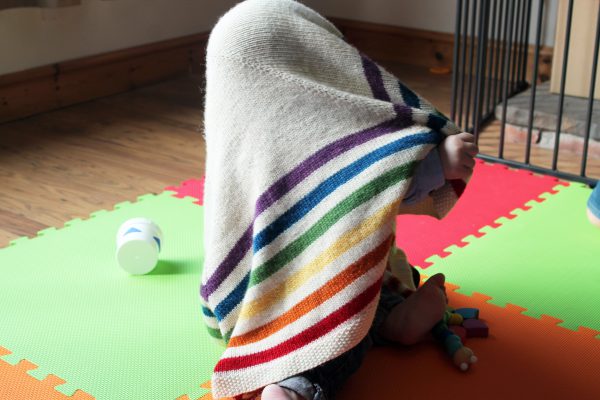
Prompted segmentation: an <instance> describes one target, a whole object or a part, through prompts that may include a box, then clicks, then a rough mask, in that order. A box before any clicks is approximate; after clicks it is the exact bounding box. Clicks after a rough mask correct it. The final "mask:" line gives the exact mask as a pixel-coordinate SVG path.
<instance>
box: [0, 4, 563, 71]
mask: <svg viewBox="0 0 600 400" xmlns="http://www.w3.org/2000/svg"><path fill="white" fill-rule="evenodd" d="M238 1H239V0H114V1H104V0H83V1H82V5H80V6H74V7H65V8H58V9H38V8H20V9H8V10H3V11H0V75H2V74H6V73H10V72H14V71H21V70H25V69H28V68H33V67H37V66H42V65H47V64H51V63H55V62H59V61H65V60H70V59H76V58H80V57H84V56H87V55H92V54H100V53H105V52H108V51H112V50H118V49H124V48H128V47H132V46H137V45H141V44H145V43H152V42H157V41H160V40H165V39H170V38H176V37H180V36H185V35H190V34H194V33H199V32H206V31H208V30H210V28H211V27H212V26H213V25H214V23H215V22H216V21H217V19H218V17H219V16H220V15H222V14H223V13H224V12H225V11H227V10H228V9H229V8H230V7H232V6H233V5H234V4H236V3H237V2H238ZM301 1H302V2H303V3H305V4H307V5H308V6H310V7H312V8H314V9H315V10H317V11H318V12H320V13H321V14H323V15H325V16H333V17H340V18H348V19H355V20H361V21H367V22H375V23H382V24H388V25H397V26H404V27H410V28H417V29H426V30H431V31H439V32H453V31H454V16H455V12H456V0H418V1H417V0H301ZM558 1H559V0H547V1H546V4H547V6H546V11H547V12H546V20H547V24H546V28H545V31H544V41H543V42H544V43H545V44H547V45H552V44H553V43H554V27H555V23H554V21H555V15H556V4H557V2H558ZM537 3H538V2H537V1H534V7H533V10H532V14H533V15H536V10H537ZM533 29H534V26H532V32H531V34H530V38H531V41H533V38H534V31H533Z"/></svg>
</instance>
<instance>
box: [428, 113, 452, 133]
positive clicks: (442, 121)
mask: <svg viewBox="0 0 600 400" xmlns="http://www.w3.org/2000/svg"><path fill="white" fill-rule="evenodd" d="M447 121H448V120H447V119H446V118H445V117H443V116H440V115H435V114H429V117H428V118H427V126H428V127H429V128H431V129H433V130H434V131H437V132H440V131H441V130H442V128H443V127H444V126H445V125H446V122H447Z"/></svg>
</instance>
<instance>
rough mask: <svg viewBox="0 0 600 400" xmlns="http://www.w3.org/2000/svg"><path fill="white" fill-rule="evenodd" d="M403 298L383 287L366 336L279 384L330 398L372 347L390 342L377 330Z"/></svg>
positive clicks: (316, 397) (317, 398)
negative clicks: (332, 356)
mask: <svg viewBox="0 0 600 400" xmlns="http://www.w3.org/2000/svg"><path fill="white" fill-rule="evenodd" d="M402 301H404V297H402V296H401V295H400V294H398V293H397V292H394V291H391V290H389V289H387V288H386V287H385V286H383V287H382V289H381V296H380V298H379V304H378V305H377V310H376V311H375V318H374V319H373V325H372V326H371V329H370V330H369V333H368V335H367V336H366V337H365V338H364V339H363V340H362V341H361V342H360V343H358V344H357V345H356V346H355V347H353V348H351V349H350V350H348V351H347V352H345V353H344V354H342V355H340V356H339V357H337V358H334V359H333V360H329V361H327V362H326V363H325V364H321V365H319V366H317V367H315V368H313V369H311V370H309V371H305V372H303V373H302V374H300V375H296V376H293V377H291V378H287V379H285V380H283V381H281V382H279V383H278V385H279V386H281V387H284V388H287V389H291V390H293V391H295V392H296V393H298V394H299V395H300V396H303V397H304V398H305V399H311V400H332V399H333V398H334V396H335V393H337V392H338V391H339V389H340V388H341V386H342V385H343V384H344V382H346V380H348V378H349V377H350V375H352V374H353V373H355V372H356V371H357V370H358V369H359V368H360V366H361V365H362V362H363V360H364V358H365V357H366V355H367V352H368V351H369V349H370V348H371V347H373V346H385V345H390V344H392V342H390V341H388V340H386V339H385V338H383V337H382V336H381V335H380V334H379V331H380V328H381V325H382V324H383V322H384V321H385V319H386V318H387V316H388V314H389V313H390V311H391V310H392V308H394V307H395V306H396V305H397V304H399V303H401V302H402Z"/></svg>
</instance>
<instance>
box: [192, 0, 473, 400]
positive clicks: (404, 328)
mask: <svg viewBox="0 0 600 400" xmlns="http://www.w3.org/2000/svg"><path fill="white" fill-rule="evenodd" d="M206 60H207V61H206V63H207V64H206V68H207V69H206V100H205V138H206V147H207V158H206V181H205V197H204V204H205V208H204V210H205V223H204V225H205V228H204V229H205V232H204V240H205V243H204V247H205V255H206V256H205V260H204V269H203V275H202V285H201V290H200V291H201V301H202V311H203V316H204V320H205V322H206V325H207V328H208V331H209V333H210V334H211V335H212V336H214V337H215V338H218V339H221V340H222V341H223V342H224V343H225V344H226V345H227V347H226V349H225V352H224V353H223V355H222V357H221V359H220V361H219V362H218V363H217V365H216V366H215V369H214V373H213V378H212V390H213V397H215V398H220V397H233V396H244V395H248V394H249V395H250V396H252V395H254V394H262V398H263V399H265V400H268V399H331V398H333V396H334V395H335V393H336V391H337V390H338V389H339V387H340V385H341V384H342V383H343V382H344V381H345V380H346V379H347V378H348V376H350V374H352V373H353V372H354V371H356V370H357V369H358V367H359V366H360V364H361V362H362V360H363V358H364V356H365V353H366V351H367V350H368V349H369V348H370V347H371V346H372V345H386V344H395V343H397V344H403V345H410V344H414V343H417V342H418V341H419V340H421V339H422V338H423V337H424V336H425V335H426V334H428V333H429V331H430V330H431V329H432V327H433V326H434V325H435V324H436V323H437V322H438V321H440V320H441V319H442V316H443V314H444V311H445V307H446V296H445V292H444V276H443V275H441V274H437V275H434V276H433V277H431V278H430V279H429V280H427V281H426V282H425V283H424V284H423V285H422V286H421V287H420V288H418V289H416V287H415V284H414V282H413V278H412V271H411V267H410V265H409V264H408V262H407V261H406V257H402V254H403V253H402V252H401V251H400V250H399V249H397V248H396V247H395V246H394V245H393V242H394V232H395V229H402V226H398V227H396V226H395V217H396V215H397V214H403V213H414V214H428V215H432V216H435V217H437V218H442V217H444V216H445V215H446V214H447V213H448V211H449V210H450V209H451V208H452V207H453V205H454V204H455V202H456V201H457V199H458V198H459V197H460V195H461V194H462V192H463V190H464V188H465V185H466V182H467V181H468V178H469V177H470V175H471V173H472V169H473V166H474V159H473V158H474V156H475V154H476V153H477V152H478V149H477V146H476V144H475V143H474V140H473V137H472V135H470V134H468V133H465V132H461V131H460V129H459V128H458V127H456V126H455V125H454V124H453V123H452V122H451V121H449V120H448V119H447V118H446V117H445V116H443V115H442V114H441V113H439V112H438V111H437V110H436V109H435V108H434V107H432V106H431V105H430V104H429V103H428V102H427V101H426V100H424V99H423V98H421V97H419V96H418V95H417V94H415V93H414V92H412V91H411V90H410V89H408V88H407V87H406V86H404V85H403V84H402V83H401V82H399V81H398V80H397V78H395V77H394V76H393V75H392V74H390V73H389V72H387V71H386V70H384V69H383V68H381V67H380V66H378V65H377V64H376V63H374V62H373V61H371V60H370V59H369V58H368V57H366V56H365V55H363V54H361V53H360V52H359V51H358V50H357V49H356V48H354V47H353V46H351V45H350V44H348V43H347V42H346V41H345V40H344V37H343V35H342V34H341V33H340V32H339V31H338V30H337V29H336V28H335V27H334V26H333V25H332V24H331V23H330V22H328V21H327V20H326V19H324V18H323V17H322V16H320V15H319V14H317V13H316V12H314V11H313V10H311V9H309V8H307V7H306V6H304V5H302V4H300V3H298V2H295V1H292V0H247V1H244V2H241V3H239V4H238V5H237V6H235V7H234V8H233V9H232V10H230V11H229V12H228V13H227V14H225V15H224V16H223V17H222V18H221V19H220V20H219V22H218V23H217V25H216V26H215V28H214V29H213V31H212V33H211V36H210V39H209V42H208V48H207V57H206ZM431 235H435V232H431ZM394 282H395V283H397V282H402V283H403V284H404V285H406V286H407V288H408V289H412V290H415V289H416V291H415V292H414V294H412V295H411V296H409V297H406V298H405V297H403V296H402V290H401V289H402V288H401V287H399V286H398V285H397V284H396V285H394V284H392V283H394ZM417 283H418V280H417Z"/></svg>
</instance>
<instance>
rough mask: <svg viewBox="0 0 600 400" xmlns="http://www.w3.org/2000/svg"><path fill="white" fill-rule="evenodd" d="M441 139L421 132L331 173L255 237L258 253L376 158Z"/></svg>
mask: <svg viewBox="0 0 600 400" xmlns="http://www.w3.org/2000/svg"><path fill="white" fill-rule="evenodd" d="M438 141H439V138H438V137H437V136H436V135H435V134H433V135H432V133H431V132H427V133H418V134H415V135H411V136H408V137H404V138H401V139H398V140H396V141H394V142H392V143H389V144H387V145H385V146H382V147H380V148H378V149H376V150H374V151H372V152H371V153H369V154H367V155H365V156H363V157H361V158H359V159H358V160H357V161H355V162H353V163H352V164H350V165H348V166H347V167H344V168H342V169H341V170H339V171H338V172H336V173H335V174H334V175H332V176H330V177H329V178H327V179H326V180H325V181H323V182H322V183H321V184H319V186H317V187H316V188H315V189H313V190H312V191H311V192H310V193H308V194H307V195H306V196H305V197H304V198H302V199H301V200H300V201H298V202H297V203H296V204H294V205H293V206H292V207H291V208H289V209H288V210H287V211H286V212H285V213H283V214H282V215H281V216H279V218H277V219H276V220H275V221H273V222H272V223H271V224H270V225H269V226H267V227H266V228H264V229H263V230H262V231H260V232H259V233H258V234H257V235H256V236H255V238H254V244H253V247H254V252H255V253H256V252H257V251H259V250H260V249H262V248H263V247H265V246H266V245H268V244H269V243H271V242H272V241H273V240H275V238H277V236H279V235H280V234H281V233H282V232H284V231H285V230H286V229H287V228H289V227H290V226H292V225H293V224H294V223H296V222H297V221H299V220H300V219H302V218H303V217H304V216H305V215H306V214H307V213H308V212H309V211H310V210H312V209H313V208H315V207H316V206H317V205H318V204H319V203H320V202H321V201H322V200H323V199H324V198H326V197H327V196H328V195H330V194H331V193H332V192H334V191H335V190H336V189H337V188H338V187H340V186H341V185H343V184H344V183H346V182H348V181H349V180H350V179H352V178H354V177H355V176H357V175H358V174H359V173H361V172H362V171H364V170H365V169H367V168H368V167H370V166H371V165H373V164H374V163H376V162H377V161H380V160H382V159H383V158H385V157H389V156H391V155H392V154H395V153H397V152H399V151H402V150H405V149H407V148H410V147H413V146H417V145H422V144H426V143H437V142H438Z"/></svg>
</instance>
